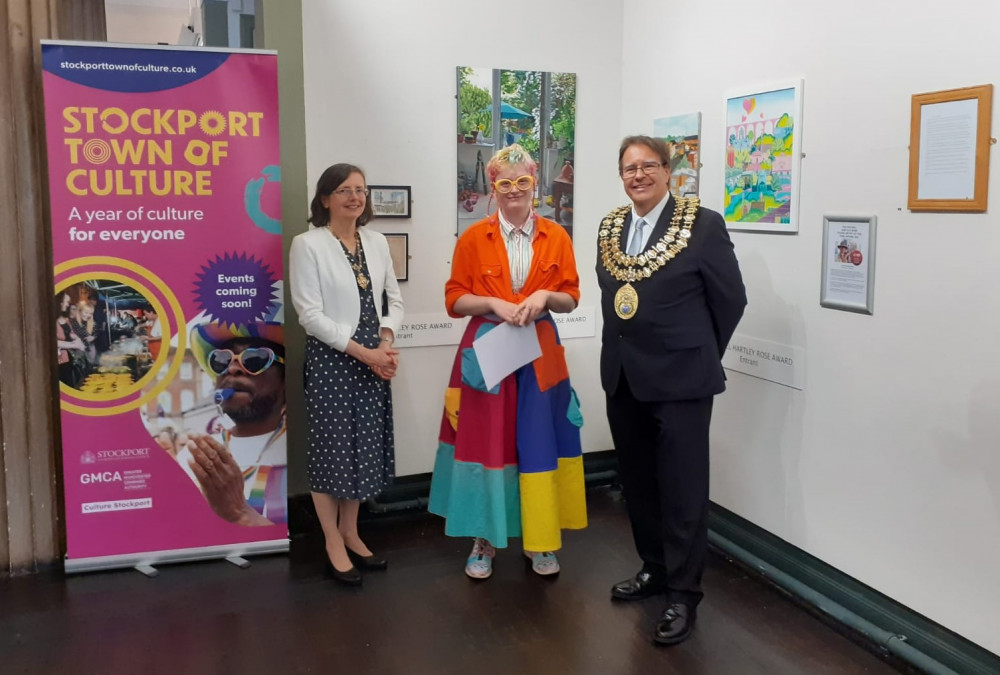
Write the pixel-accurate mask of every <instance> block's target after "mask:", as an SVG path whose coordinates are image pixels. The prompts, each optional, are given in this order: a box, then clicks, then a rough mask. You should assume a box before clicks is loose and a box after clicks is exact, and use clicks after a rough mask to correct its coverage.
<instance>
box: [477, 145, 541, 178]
mask: <svg viewBox="0 0 1000 675" xmlns="http://www.w3.org/2000/svg"><path fill="white" fill-rule="evenodd" d="M518 164H524V166H525V168H526V169H527V170H528V173H529V174H531V176H537V175H538V164H536V163H535V160H534V159H532V158H531V155H530V154H529V153H528V151H527V150H525V149H524V148H523V147H521V146H520V145H519V144H517V143H513V144H511V145H508V146H507V147H506V148H504V149H503V150H500V151H499V152H497V153H496V154H495V155H493V156H492V157H490V161H489V162H488V163H487V164H486V173H488V174H489V176H490V182H491V183H492V182H494V181H495V180H496V179H497V175H498V174H499V173H500V172H501V171H503V170H504V169H506V168H507V167H509V166H516V165H518Z"/></svg>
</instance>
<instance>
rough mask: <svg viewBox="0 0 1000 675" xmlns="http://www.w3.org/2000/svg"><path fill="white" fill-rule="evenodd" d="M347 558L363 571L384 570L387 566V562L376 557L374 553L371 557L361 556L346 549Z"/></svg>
mask: <svg viewBox="0 0 1000 675" xmlns="http://www.w3.org/2000/svg"><path fill="white" fill-rule="evenodd" d="M347 557H348V558H350V559H351V560H353V561H354V564H355V565H357V566H358V567H360V568H361V569H363V570H384V569H385V568H387V567H388V566H389V561H388V560H386V559H385V558H379V557H376V556H375V554H374V553H373V554H372V555H361V554H360V553H355V552H354V551H352V550H351V549H347Z"/></svg>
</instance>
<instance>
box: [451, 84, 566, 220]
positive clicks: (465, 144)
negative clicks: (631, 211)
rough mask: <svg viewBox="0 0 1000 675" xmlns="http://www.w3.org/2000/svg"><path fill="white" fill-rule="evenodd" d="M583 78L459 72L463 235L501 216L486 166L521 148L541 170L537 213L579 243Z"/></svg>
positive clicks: (459, 184)
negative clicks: (579, 90)
mask: <svg viewBox="0 0 1000 675" xmlns="http://www.w3.org/2000/svg"><path fill="white" fill-rule="evenodd" d="M576 79H577V78H576V74H575V73H557V72H548V71H541V70H506V69H499V68H480V67H471V66H460V67H458V68H457V69H456V72H455V89H456V94H457V96H458V101H457V106H456V114H457V117H458V120H457V121H458V127H457V131H458V136H457V146H456V151H457V154H456V159H457V167H456V174H457V175H456V177H457V184H456V189H457V192H456V195H455V196H456V198H457V206H456V214H457V215H456V232H457V234H458V235H461V234H462V233H463V232H465V230H467V229H468V228H469V227H470V226H472V225H473V224H475V223H476V222H478V221H480V220H482V219H483V218H486V217H487V216H488V215H490V214H491V213H492V212H494V211H496V209H497V203H496V198H495V197H494V196H493V195H492V191H493V186H492V185H491V184H490V183H489V177H488V175H487V172H486V165H487V164H489V161H490V159H491V158H492V157H493V155H494V154H496V153H497V152H499V151H500V150H503V149H504V148H505V147H507V146H509V145H512V144H514V143H517V144H518V145H520V146H521V147H522V148H524V149H525V151H527V152H528V154H530V155H531V157H532V159H534V160H535V162H536V163H537V164H538V175H537V181H536V184H535V188H534V193H535V194H534V199H535V211H536V212H537V213H538V215H540V216H543V217H545V218H548V219H550V220H553V221H555V222H556V223H558V224H559V225H561V226H562V227H563V228H565V230H566V232H567V233H568V234H569V236H570V238H572V237H573V197H574V187H575V183H574V173H575V164H574V162H575V152H576ZM453 138H454V137H453Z"/></svg>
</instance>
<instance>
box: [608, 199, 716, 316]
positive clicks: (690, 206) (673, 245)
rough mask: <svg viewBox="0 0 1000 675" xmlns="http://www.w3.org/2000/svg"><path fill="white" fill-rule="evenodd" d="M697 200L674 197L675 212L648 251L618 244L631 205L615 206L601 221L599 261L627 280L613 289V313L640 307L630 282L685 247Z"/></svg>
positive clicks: (624, 313) (649, 273)
mask: <svg viewBox="0 0 1000 675" xmlns="http://www.w3.org/2000/svg"><path fill="white" fill-rule="evenodd" d="M698 204H699V199H698V198H697V197H688V198H678V197H674V213H673V217H672V218H671V220H670V227H669V228H668V229H667V233H666V234H665V235H663V236H662V237H661V238H660V240H659V241H657V242H656V243H655V244H653V245H652V246H650V247H648V249H649V250H648V251H645V252H643V253H640V254H639V255H635V256H633V255H626V254H625V252H624V251H622V247H621V233H622V228H623V227H624V224H625V216H626V215H627V214H628V212H629V211H631V210H632V207H631V205H628V206H620V207H618V208H617V209H615V210H614V211H612V212H611V213H609V214H608V215H607V216H605V217H604V220H603V221H601V227H600V230H599V232H598V248H599V249H600V251H601V263H602V264H603V265H604V269H606V270H607V271H608V272H609V273H610V274H611V276H613V277H614V278H615V279H617V280H618V281H624V282H626V283H625V285H624V286H622V287H621V288H619V289H618V292H617V293H615V314H617V315H618V318H620V319H624V320H628V319H631V318H632V317H633V316H635V313H636V310H637V309H638V308H639V292H638V291H637V290H636V289H635V287H634V286H632V282H636V283H638V282H639V281H641V280H642V279H648V278H649V277H651V276H653V274H654V273H655V272H656V271H657V270H659V269H660V268H662V267H664V266H665V265H666V264H667V263H668V262H670V261H671V260H673V259H674V258H676V257H677V256H678V255H679V254H680V253H681V251H683V250H684V249H685V248H687V245H688V239H690V238H691V227H692V226H693V225H694V220H695V218H696V217H697V215H698Z"/></svg>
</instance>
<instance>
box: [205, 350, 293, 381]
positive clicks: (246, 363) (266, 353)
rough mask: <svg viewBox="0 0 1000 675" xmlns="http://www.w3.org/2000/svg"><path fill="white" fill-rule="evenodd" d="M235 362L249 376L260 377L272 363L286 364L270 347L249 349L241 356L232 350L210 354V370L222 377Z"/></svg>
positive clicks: (242, 352)
mask: <svg viewBox="0 0 1000 675" xmlns="http://www.w3.org/2000/svg"><path fill="white" fill-rule="evenodd" d="M234 360H235V361H236V363H237V364H238V365H239V367H240V369H242V370H243V372H244V373H246V374H247V375H260V374H261V373H263V372H264V371H265V370H267V369H268V368H270V367H271V364H272V363H284V362H285V359H283V358H281V357H280V356H278V355H277V354H275V353H274V350H272V349H271V348H270V347H249V348H247V349H244V350H243V351H241V352H240V353H239V354H236V353H234V352H233V350H231V349H213V350H212V351H210V352H209V353H208V368H209V370H211V371H212V372H213V373H215V374H216V375H222V374H223V373H225V372H226V371H227V370H229V364H230V363H232V362H233V361H234Z"/></svg>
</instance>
